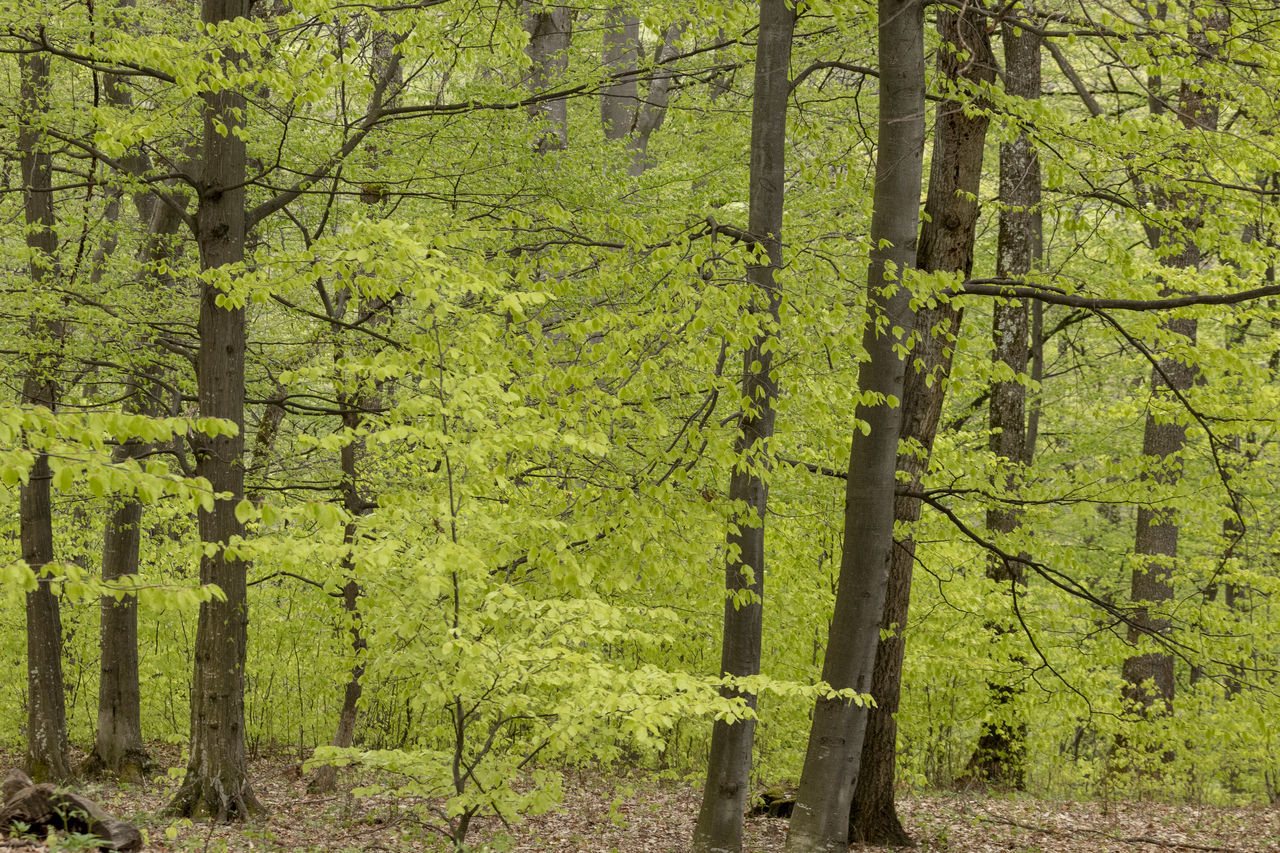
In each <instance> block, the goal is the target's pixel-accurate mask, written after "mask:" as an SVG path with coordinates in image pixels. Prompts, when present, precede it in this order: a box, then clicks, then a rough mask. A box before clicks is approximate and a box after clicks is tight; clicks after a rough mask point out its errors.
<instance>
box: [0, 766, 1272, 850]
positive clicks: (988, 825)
mask: <svg viewBox="0 0 1280 853" xmlns="http://www.w3.org/2000/svg"><path fill="white" fill-rule="evenodd" d="M0 761H3V762H4V763H3V764H0V770H3V769H5V768H8V767H12V766H15V763H14V762H15V761H16V756H12V755H7V756H6V755H0ZM161 761H162V764H165V765H166V766H173V765H175V764H177V756H176V755H173V756H162V759H161ZM299 769H300V768H299V765H298V764H297V763H296V762H294V761H292V760H287V759H282V758H269V759H259V760H257V761H255V762H253V766H252V773H253V778H254V782H255V789H256V791H257V793H258V796H259V798H260V799H261V800H262V802H263V803H264V804H265V805H267V806H268V807H269V808H270V809H271V813H270V815H269V816H268V817H266V818H265V819H261V820H258V821H254V822H251V823H248V824H240V825H233V826H217V825H213V826H211V825H210V824H208V823H207V822H204V823H195V824H192V823H191V822H189V821H175V820H173V819H171V818H165V817H161V816H159V810H160V809H161V808H162V807H163V805H164V804H165V802H166V800H167V798H168V797H169V796H170V795H171V794H172V792H173V791H174V789H175V788H176V787H177V783H178V779H176V778H173V777H170V776H159V777H157V778H155V779H153V780H152V781H150V782H148V783H146V784H143V785H137V786H125V787H122V788H117V787H115V786H114V785H108V784H102V783H86V784H84V785H82V786H80V788H79V790H80V791H81V792H82V793H84V794H87V795H88V796H90V797H92V798H94V799H96V800H97V801H98V802H100V803H101V804H102V805H103V806H104V807H105V808H106V809H107V810H108V811H110V812H112V813H113V814H115V815H117V816H119V817H122V818H124V819H126V820H131V821H133V822H134V823H136V824H137V825H138V826H139V827H140V828H142V829H143V830H144V831H145V832H146V834H147V837H148V844H147V848H146V849H147V850H148V851H192V853H197V852H198V853H229V851H237V853H239V852H240V851H245V853H248V852H249V851H252V853H263V851H301V850H315V851H319V850H324V851H335V853H336V852H337V851H380V853H410V851H413V853H418V851H432V850H448V849H449V848H448V845H447V844H445V843H443V839H441V838H440V836H439V835H438V833H437V832H436V831H435V830H433V829H432V828H431V822H430V819H429V818H428V817H427V816H426V813H425V810H424V809H423V808H422V806H423V805H424V804H422V803H415V802H409V801H404V800H399V801H397V800H394V799H392V798H390V797H386V796H377V797H364V798H357V797H354V796H352V795H350V794H348V793H342V792H340V793H337V794H332V795H323V796H322V795H313V794H309V793H308V792H307V788H306V780H305V779H304V778H302V775H301V773H300V772H299ZM899 805H900V812H901V815H902V819H903V823H904V825H905V826H906V827H907V829H908V831H909V832H910V833H911V834H912V835H913V836H914V837H915V838H916V840H917V842H918V843H919V847H918V849H919V850H920V851H921V853H934V852H935V851H950V853H959V852H960V851H963V853H988V851H992V853H994V851H1001V852H1002V853H1120V851H1124V853H1159V851H1170V850H1172V851H1218V853H1262V851H1275V853H1280V810H1277V809H1265V808H1261V807H1255V808H1210V807H1206V806H1189V805H1166V804H1156V803H1120V804H1117V803H1110V804H1104V803H1097V802H1083V803H1079V802H1058V801H1047V800H1036V799H1031V798H1025V797H1019V798H1001V797H988V796H985V795H982V794H976V793H974V794H928V795H912V796H904V797H903V798H902V799H901V802H900V804H899ZM697 809H698V791H697V789H696V787H694V786H691V785H689V784H685V783H680V782H674V781H670V780H663V779H658V778H655V777H653V776H650V775H636V776H634V777H633V778H626V777H623V776H619V775H602V774H596V773H576V772H570V773H569V774H568V776H567V778H566V779H565V798H564V802H563V804H562V805H561V806H560V808H559V809H557V810H556V811H554V812H552V813H549V814H545V815H540V816H537V817H533V818H530V819H528V820H526V821H525V822H524V823H521V824H517V825H513V826H511V827H509V828H506V827H504V826H503V825H502V824H501V823H500V822H499V821H497V820H496V819H493V818H490V819H487V820H484V821H479V822H478V823H477V824H476V825H475V827H474V830H473V832H472V835H471V837H470V838H469V839H468V840H469V841H470V842H471V843H472V844H473V845H475V846H474V848H473V849H475V850H486V849H487V850H493V851H498V850H508V851H513V853H533V851H554V853H570V851H572V852H573V853H579V851H581V853H588V852H589V853H683V851H686V850H687V849H688V841H689V838H690V836H691V835H692V832H693V823H694V818H695V816H696V814H697ZM786 828H787V823H786V821H785V820H780V819H773V818H763V817H761V818H751V819H750V820H748V821H747V829H746V842H745V849H746V850H748V851H755V853H781V851H782V849H783V842H784V840H785V836H786ZM47 844H48V845H49V846H52V847H54V848H60V849H62V850H69V851H72V850H83V849H84V846H83V844H82V843H80V842H79V840H78V839H74V838H71V839H56V838H51V839H49V840H48V842H47ZM40 849H42V848H41V847H40V846H36V847H29V846H19V843H18V842H17V841H15V840H12V839H10V840H4V841H0V853H26V851H29V850H40Z"/></svg>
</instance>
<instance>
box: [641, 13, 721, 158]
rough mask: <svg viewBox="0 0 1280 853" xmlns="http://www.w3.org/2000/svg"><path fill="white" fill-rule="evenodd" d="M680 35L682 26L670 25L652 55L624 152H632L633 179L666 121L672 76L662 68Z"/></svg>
mask: <svg viewBox="0 0 1280 853" xmlns="http://www.w3.org/2000/svg"><path fill="white" fill-rule="evenodd" d="M683 33H684V24H683V23H677V24H672V25H671V26H670V27H668V28H667V31H666V33H665V34H663V37H662V42H661V43H660V44H659V45H658V48H657V51H656V52H655V53H654V69H655V72H654V74H653V76H652V77H651V78H650V79H649V88H648V90H647V91H646V92H645V95H644V100H643V102H642V103H641V104H640V105H639V106H638V108H637V110H636V117H635V131H634V132H633V133H632V134H631V136H630V137H628V139H627V148H628V149H629V150H630V151H631V166H630V168H629V169H628V170H627V171H628V174H630V175H631V177H633V178H635V177H639V176H640V175H643V174H644V172H645V170H646V169H648V168H649V166H650V160H649V140H650V139H652V138H653V134H654V133H656V132H657V131H658V128H660V127H662V122H663V121H664V120H665V119H666V117H667V103H668V101H669V99H670V94H671V81H672V79H673V75H672V73H671V70H670V69H668V68H665V67H663V66H664V65H665V64H666V63H667V62H670V61H671V59H672V57H674V56H675V55H676V42H678V41H679V40H680V36H681V35H682V34H683ZM713 98H714V96H713Z"/></svg>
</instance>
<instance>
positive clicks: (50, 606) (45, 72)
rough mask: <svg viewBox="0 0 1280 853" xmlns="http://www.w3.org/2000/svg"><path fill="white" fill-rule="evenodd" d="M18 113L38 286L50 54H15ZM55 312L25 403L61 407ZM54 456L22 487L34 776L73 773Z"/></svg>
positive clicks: (47, 246) (49, 207) (49, 174)
mask: <svg viewBox="0 0 1280 853" xmlns="http://www.w3.org/2000/svg"><path fill="white" fill-rule="evenodd" d="M18 72H19V75H20V92H19V100H20V112H19V115H18V157H19V165H20V167H21V169H22V202H23V213H24V219H25V221H26V226H27V231H26V244H27V249H28V251H29V253H30V257H31V261H30V276H31V283H32V286H33V287H34V288H35V289H37V290H39V289H40V288H41V287H42V286H47V285H48V284H49V283H50V282H52V281H53V280H54V279H56V277H57V275H58V268H57V250H58V235H57V231H56V225H57V219H56V216H55V211H54V201H53V155H52V153H51V152H50V150H49V148H48V147H47V145H46V143H45V138H44V134H43V133H42V132H41V130H40V124H41V121H42V116H43V115H44V114H45V113H47V112H48V111H49V98H50V94H51V84H50V80H49V72H50V67H49V55H48V54H46V53H43V52H37V51H32V52H29V53H23V54H22V55H21V56H19V58H18ZM63 332H64V328H63V323H62V322H61V320H60V319H58V318H57V317H33V318H32V321H31V341H32V354H31V359H30V363H29V364H28V365H27V369H26V375H25V377H24V378H23V383H22V402H23V404H24V405H28V406H43V407H45V408H47V409H49V410H51V411H52V410H53V409H55V408H57V402H58V399H57V398H58V382H57V377H56V375H55V371H56V368H57V354H56V353H57V342H58V341H59V340H61V338H62V336H63ZM51 476H52V474H51V471H50V468H49V456H48V454H47V453H45V452H43V451H37V452H36V458H35V464H34V466H33V467H32V469H31V473H30V475H29V477H28V480H27V482H26V483H23V484H22V485H21V486H20V487H19V489H18V518H19V528H20V529H19V540H20V544H21V547H22V559H23V560H24V561H26V564H27V566H28V567H29V568H30V569H31V570H32V571H33V572H35V575H36V588H35V590H34V591H32V592H29V593H27V598H26V605H27V607H26V610H27V614H26V615H27V752H26V767H27V773H28V774H29V775H30V776H31V777H32V778H33V779H35V780H36V781H44V780H61V781H65V780H70V779H72V778H73V776H74V774H73V772H72V770H71V762H70V759H69V758H68V754H67V713H66V700H65V698H64V696H63V681H62V616H61V613H60V611H59V607H58V597H57V595H55V594H54V592H53V580H52V578H51V577H50V576H49V575H48V574H46V570H45V567H46V566H48V565H49V564H50V563H52V562H53V558H54V553H53V504H52V500H51V495H50V479H51Z"/></svg>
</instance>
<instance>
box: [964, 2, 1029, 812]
mask: <svg viewBox="0 0 1280 853" xmlns="http://www.w3.org/2000/svg"><path fill="white" fill-rule="evenodd" d="M1001 37H1002V39H1003V40H1004V57H1005V91H1006V92H1007V93H1009V94H1010V95H1015V96H1017V97H1019V98H1023V99H1025V100H1028V101H1031V100H1035V99H1037V98H1039V97H1040V37H1039V36H1037V35H1036V34H1035V33H1032V32H1029V31H1027V30H1021V29H1019V28H1018V27H1016V26H1014V25H1013V24H1010V23H1005V24H1004V25H1003V32H1002V36H1001ZM1000 204H1001V207H1000V225H999V234H998V236H997V246H996V277H997V278H1005V279H1022V278H1024V277H1025V276H1026V274H1027V273H1029V272H1030V271H1031V270H1032V268H1033V267H1035V265H1036V264H1037V263H1038V262H1039V260H1040V255H1041V242H1042V233H1043V225H1042V222H1043V217H1042V215H1041V212H1040V158H1039V154H1038V153H1037V152H1036V149H1035V147H1034V146H1033V145H1032V143H1031V137H1030V136H1029V135H1028V134H1027V133H1026V132H1025V131H1024V132H1022V133H1019V134H1018V137H1017V138H1016V139H1014V140H1013V141H1012V142H1005V143H1002V144H1001V145H1000ZM1029 323H1030V314H1029V309H1028V305H1027V300H1025V299H1011V300H1003V299H1001V300H997V301H996V304H995V306H994V308H993V309H992V320H991V337H992V344H993V353H992V360H993V362H995V363H996V364H1003V365H1005V366H1006V367H1007V368H1008V369H1009V371H1011V372H1012V373H1013V374H1014V375H1015V376H1025V375H1026V374H1027V368H1028V365H1029V360H1030V349H1029V345H1028V334H1029V328H1028V326H1029ZM988 424H989V427H990V431H989V438H988V447H989V448H990V450H991V452H992V454H993V455H994V456H996V458H997V459H999V460H1000V464H1001V466H1003V467H1005V468H1007V469H1009V470H1008V474H1007V475H1006V477H1005V482H1004V484H1003V491H1005V492H1008V491H1009V490H1010V489H1013V488H1014V487H1015V484H1016V482H1017V476H1016V473H1015V470H1016V466H1018V465H1020V464H1025V463H1026V462H1027V461H1029V458H1028V456H1027V447H1026V445H1027V386H1026V385H1024V384H1023V383H1021V382H1018V381H1017V380H997V381H995V382H993V383H992V386H991V398H990V402H989V420H988ZM1018 515H1019V514H1018V512H1017V510H1015V509H1007V508H992V509H989V510H987V529H988V530H990V531H992V532H993V533H996V534H1007V533H1012V532H1013V531H1015V530H1017V528H1018V523H1019V520H1018ZM987 577H988V578H990V579H991V580H993V581H995V582H996V583H998V584H1001V588H1002V589H1003V590H1005V591H1006V595H1007V596H1009V598H1008V599H1007V600H1006V602H1005V603H1003V604H1002V607H1001V610H1002V617H1001V618H999V619H998V620H997V621H993V622H992V623H991V625H990V629H991V632H992V635H993V636H992V639H993V641H999V640H1000V638H1002V637H1004V636H1006V635H1008V634H1010V633H1012V632H1014V631H1015V630H1016V629H1015V627H1014V625H1013V624H1012V623H1011V621H1010V620H1011V619H1012V610H1013V605H1012V598H1011V596H1012V595H1016V594H1017V593H1016V591H1015V589H1014V587H1015V586H1023V585H1025V584H1026V577H1025V572H1024V571H1023V569H1022V564H1020V563H1016V562H1009V561H1005V560H1000V559H992V560H991V561H990V562H989V563H988V564H987ZM1006 611H1007V612H1008V614H1010V615H1009V616H1008V617H1004V616H1003V613H1004V612H1006ZM994 663H995V665H996V668H997V670H999V669H1000V668H1001V667H1002V666H1005V665H1013V666H1015V667H1020V666H1021V665H1022V664H1023V663H1025V662H1024V661H1019V660H1007V661H1006V660H997V661H995V662H994ZM988 690H989V699H988V701H989V719H987V720H985V721H984V722H983V724H982V728H981V731H980V733H979V735H978V745H977V747H976V748H975V750H974V753H973V755H972V756H971V757H970V759H969V764H968V767H967V768H966V773H967V774H968V775H969V776H971V777H972V778H975V779H979V780H982V781H985V782H990V783H993V784H995V785H998V786H1001V787H1007V788H1013V789H1015V790H1022V789H1023V788H1024V787H1025V786H1026V736H1027V726H1026V723H1025V722H1024V721H1022V720H1021V719H1016V715H1017V712H1016V711H1015V710H1013V709H1012V708H1011V705H1012V704H1013V702H1014V701H1015V700H1016V698H1017V696H1018V694H1019V693H1020V692H1021V690H1020V688H1018V687H1017V686H1015V684H1014V679H1013V678H1011V677H1010V676H1009V674H1008V673H999V672H997V674H996V675H995V676H993V678H992V680H991V681H990V682H989V683H988ZM1011 717H1014V718H1013V719H1011Z"/></svg>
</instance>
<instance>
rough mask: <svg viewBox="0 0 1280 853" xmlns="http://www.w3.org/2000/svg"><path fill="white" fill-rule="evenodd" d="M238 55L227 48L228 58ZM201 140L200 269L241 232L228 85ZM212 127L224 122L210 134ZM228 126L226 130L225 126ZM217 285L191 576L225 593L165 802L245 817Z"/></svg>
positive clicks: (209, 98) (203, 649) (231, 479)
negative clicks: (203, 487)
mask: <svg viewBox="0 0 1280 853" xmlns="http://www.w3.org/2000/svg"><path fill="white" fill-rule="evenodd" d="M248 14H249V0H203V3H202V6H201V19H202V21H203V22H204V23H206V24H217V23H219V22H222V21H229V20H234V19H236V18H242V17H247V16H248ZM240 59H241V57H239V56H237V55H236V54H235V52H234V51H230V50H228V51H226V52H225V53H224V58H223V61H224V62H227V63H228V64H231V63H234V62H236V61H239V60H240ZM201 97H202V100H203V105H202V113H203V120H204V136H203V145H202V149H201V154H200V172H199V181H198V187H199V198H198V201H197V207H196V213H195V230H196V243H197V245H198V247H199V250H200V266H201V268H202V269H205V270H212V269H217V268H219V267H224V266H228V265H231V264H237V263H239V262H241V261H243V260H244V252H245V237H246V221H247V216H246V211H245V189H244V187H245V178H246V172H247V160H246V155H245V144H244V140H243V139H242V138H241V136H240V134H239V133H238V132H237V130H238V128H239V127H240V126H241V124H242V122H243V115H244V110H245V97H244V95H243V93H241V92H239V91H237V90H236V89H234V88H228V89H223V90H220V91H217V92H204V93H202V95H201ZM219 125H221V126H223V127H224V128H226V130H223V131H222V132H219ZM228 131H229V132H228ZM220 295H221V291H220V290H219V289H218V288H216V287H214V286H213V285H211V284H209V283H202V284H201V286H200V319H199V326H198V330H199V337H200V348H199V352H198V354H197V358H196V388H197V393H198V396H199V413H200V416H201V417H206V418H221V419H223V420H227V421H230V422H231V423H233V424H235V426H236V434H235V435H230V436H228V435H220V436H217V437H210V436H204V435H199V436H195V437H194V438H193V439H192V440H193V443H194V445H195V455H196V474H197V475H198V476H201V477H205V478H207V479H208V480H209V483H210V485H211V486H212V488H213V491H214V492H216V493H225V494H228V495H229V497H227V498H224V499H219V500H217V501H215V502H214V506H213V509H212V511H207V512H206V511H204V510H201V511H200V513H199V514H198V519H199V527H200V540H201V541H202V542H203V543H205V545H206V546H212V548H211V549H209V550H210V551H211V553H206V554H205V556H203V557H202V558H201V560H200V582H201V583H204V584H209V583H213V584H217V585H218V587H219V588H220V589H221V590H222V593H223V595H224V596H225V599H224V600H222V601H218V600H213V601H207V602H203V603H202V604H201V605H200V616H199V621H198V623H197V628H196V648H195V665H194V668H193V675H192V682H191V746H190V750H191V752H190V758H189V760H188V762H187V773H186V778H185V779H184V780H183V782H182V786H181V787H180V788H179V789H178V792H177V793H176V794H175V795H174V798H173V800H172V802H171V803H170V804H169V811H170V812H171V813H173V814H179V815H184V816H188V817H209V818H213V819H216V820H237V819H244V818H247V817H249V816H251V815H254V814H257V813H260V812H262V811H264V809H263V807H262V805H261V804H260V803H259V802H258V800H257V798H256V797H255V796H254V794H253V790H252V788H251V786H250V784H249V776H248V769H247V765H246V762H245V731H244V668H245V657H246V652H247V647H248V625H249V602H248V594H247V586H246V572H247V566H246V564H245V563H244V562H243V561H242V560H240V559H239V558H237V557H235V556H234V555H232V554H228V553H227V550H226V545H227V543H228V542H230V540H231V539H232V538H234V537H239V536H242V535H243V533H244V529H243V526H242V525H241V524H240V522H239V521H238V520H237V519H236V513H235V508H236V504H238V503H239V502H240V500H241V499H242V498H243V497H244V381H245V374H244V360H245V345H246V331H245V312H244V308H242V307H241V308H237V307H234V306H231V305H219V304H218V297H219V296H220Z"/></svg>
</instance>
